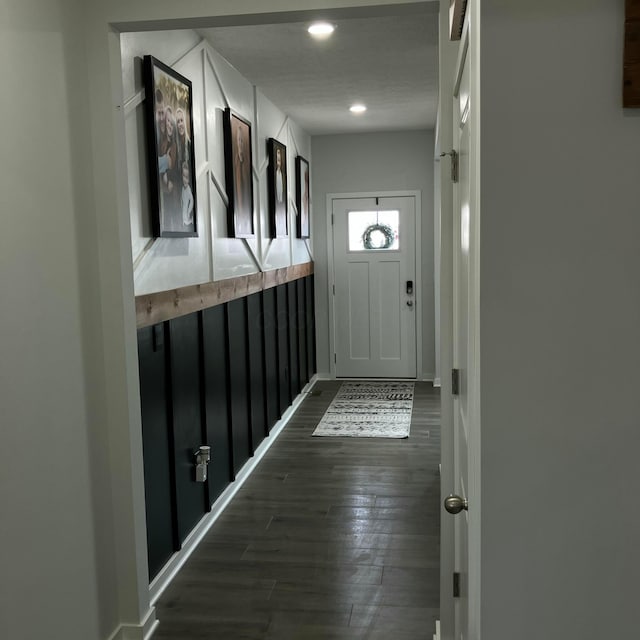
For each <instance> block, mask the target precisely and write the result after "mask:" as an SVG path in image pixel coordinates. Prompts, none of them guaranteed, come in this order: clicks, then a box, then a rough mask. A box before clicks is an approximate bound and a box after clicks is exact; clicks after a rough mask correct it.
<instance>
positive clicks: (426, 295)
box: [311, 131, 435, 379]
mask: <svg viewBox="0 0 640 640" xmlns="http://www.w3.org/2000/svg"><path fill="white" fill-rule="evenodd" d="M433 146H434V138H433V131H399V132H388V133H363V134H352V135H335V136H314V137H313V138H312V139H311V149H312V153H313V162H312V164H311V174H312V178H313V182H312V188H311V194H312V199H313V237H314V241H313V248H314V257H315V261H316V336H317V347H318V354H317V360H318V372H319V373H320V374H324V375H328V374H329V371H330V365H329V357H330V356H329V298H328V277H327V203H326V196H327V194H328V193H356V192H375V191H402V190H405V191H409V190H413V191H420V192H421V194H422V197H421V200H422V212H421V215H422V292H421V295H422V305H423V307H422V317H423V326H422V345H423V349H422V357H423V375H424V377H425V378H429V379H433V377H434V374H435V346H434V331H435V316H434V293H433V291H434V263H433V260H434V258H433V164H434V163H433ZM418 215H420V212H418Z"/></svg>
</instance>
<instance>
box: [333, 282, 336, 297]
mask: <svg viewBox="0 0 640 640" xmlns="http://www.w3.org/2000/svg"><path fill="white" fill-rule="evenodd" d="M333 295H334V296H335V295H336V285H335V284H334V285H333Z"/></svg>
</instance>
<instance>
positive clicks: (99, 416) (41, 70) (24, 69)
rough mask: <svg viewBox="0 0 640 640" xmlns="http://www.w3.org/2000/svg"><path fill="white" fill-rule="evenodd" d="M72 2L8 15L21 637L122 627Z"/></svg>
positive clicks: (4, 254) (0, 466)
mask: <svg viewBox="0 0 640 640" xmlns="http://www.w3.org/2000/svg"><path fill="white" fill-rule="evenodd" d="M74 4H75V3H71V2H62V1H61V0H47V1H46V2H38V3H37V6H36V5H35V4H34V3H21V2H10V3H4V5H3V7H2V10H1V11H0V13H1V14H2V17H1V18H0V24H1V26H0V75H1V77H2V87H3V89H2V93H3V99H2V100H0V114H1V115H2V122H3V123H4V127H3V129H4V132H3V136H2V137H3V143H2V148H3V150H4V151H5V153H4V154H3V163H2V171H0V210H1V211H2V220H3V225H4V231H3V233H2V234H0V291H1V292H2V312H1V313H0V336H1V337H0V423H1V424H2V426H1V428H0V438H1V444H0V504H1V505H2V515H1V521H2V522H1V524H0V567H1V573H2V578H1V580H0V637H2V638H14V639H15V640H30V639H32V638H52V639H53V638H55V639H56V640H61V639H62V638H98V637H102V636H103V635H104V632H105V630H106V629H107V628H113V625H114V624H115V617H114V616H112V619H111V620H106V621H105V620H104V619H102V618H101V616H100V614H99V601H100V600H101V601H102V604H103V605H104V607H105V609H106V610H107V611H115V608H116V603H115V599H116V594H115V592H114V591H113V589H110V588H109V585H110V584H112V583H113V577H114V574H113V571H112V570H111V568H110V566H109V564H110V561H111V559H112V558H113V556H112V553H113V550H114V541H113V530H112V524H111V523H112V518H111V517H110V513H111V501H110V500H109V499H108V498H107V499H106V500H104V501H100V502H97V501H96V499H95V498H96V494H102V495H105V494H104V493H102V492H103V491H104V490H105V487H106V489H107V493H106V495H107V496H108V481H107V483H105V475H104V469H105V460H106V455H105V453H104V438H103V437H102V434H101V433H100V431H101V428H102V427H103V425H104V419H103V417H104V414H103V413H102V411H101V408H100V406H99V405H100V393H99V391H96V388H97V387H99V386H100V382H99V380H100V373H99V372H100V371H101V370H102V369H103V360H102V355H101V349H100V343H101V336H100V317H99V314H98V313H96V311H97V309H98V305H97V304H96V296H95V295H94V290H95V280H96V274H97V260H96V241H95V226H94V221H93V217H92V215H91V209H92V202H91V199H90V197H88V192H87V190H86V185H87V183H90V182H91V180H92V176H91V158H90V155H89V147H88V145H86V140H87V139H88V96H87V92H86V85H85V84H84V79H85V78H86V75H87V66H86V54H85V49H84V46H85V42H84V37H83V35H82V33H81V31H80V28H79V27H80V25H81V24H82V15H83V11H82V7H81V5H80V4H78V5H77V6H73V5H74ZM94 345H96V346H94ZM90 460H91V462H90ZM98 571H100V573H101V580H100V583H98V581H97V580H96V573H97V572H98ZM102 587H105V588H104V589H102ZM102 598H104V599H103V600H102Z"/></svg>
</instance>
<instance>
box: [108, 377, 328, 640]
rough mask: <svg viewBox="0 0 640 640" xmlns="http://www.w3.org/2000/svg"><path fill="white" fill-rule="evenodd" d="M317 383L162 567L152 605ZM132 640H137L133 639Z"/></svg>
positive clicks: (302, 395) (153, 583)
mask: <svg viewBox="0 0 640 640" xmlns="http://www.w3.org/2000/svg"><path fill="white" fill-rule="evenodd" d="M318 379H319V378H318V376H317V375H314V376H313V377H312V378H311V380H310V381H309V382H308V383H307V384H306V385H305V387H304V388H303V389H302V391H301V392H300V394H299V395H298V397H297V398H295V400H294V401H293V403H292V404H291V406H290V407H289V408H288V409H287V410H286V411H285V412H284V414H283V416H282V418H280V420H278V422H276V424H275V426H274V427H273V429H271V431H270V432H269V436H268V437H266V438H265V439H264V440H263V441H262V442H261V443H260V446H259V447H258V448H257V449H256V450H255V453H254V454H253V457H251V458H249V460H248V461H247V462H246V463H245V464H244V466H243V467H242V469H240V471H239V472H238V474H237V475H236V479H235V480H234V481H233V482H232V483H230V484H229V486H228V487H227V488H226V489H225V490H224V491H223V492H222V493H221V494H220V497H219V498H218V499H217V500H216V501H215V502H214V503H213V506H212V507H211V511H209V513H207V514H206V515H205V516H204V517H203V518H202V520H200V522H199V523H198V524H197V525H196V526H195V527H194V529H193V531H192V532H191V533H190V534H189V535H188V536H187V538H186V539H185V541H184V542H183V543H182V549H180V551H177V552H176V553H174V554H173V556H171V558H169V561H168V562H167V564H165V565H164V567H162V569H161V570H160V573H158V575H157V576H156V577H155V578H154V579H153V580H152V581H151V584H150V585H149V597H150V600H151V604H152V605H153V604H155V603H156V601H157V600H158V598H159V597H160V596H161V595H162V592H163V591H164V590H165V589H166V588H167V587H168V586H169V584H170V582H171V580H173V578H174V577H175V575H176V574H177V573H178V571H180V569H181V568H182V565H183V564H184V563H185V562H186V561H187V559H188V558H189V556H190V555H191V554H192V553H193V551H194V550H195V548H196V547H197V546H198V544H199V543H200V541H201V540H202V538H204V536H205V535H206V533H207V531H209V529H210V528H211V526H212V525H213V523H214V522H215V521H216V520H217V519H218V518H219V517H220V514H221V513H222V512H223V511H224V509H225V508H226V506H227V505H228V504H229V502H231V499H232V498H233V496H235V495H236V493H237V492H238V490H239V489H240V487H241V486H242V485H243V484H244V483H245V482H246V480H247V478H248V477H249V476H250V475H251V472H252V471H253V470H254V469H255V468H256V466H257V464H258V462H260V460H262V458H263V457H264V454H265V453H266V452H267V451H268V450H269V448H270V447H271V446H272V445H273V443H274V442H275V441H276V438H277V437H278V436H279V435H280V432H281V431H282V430H283V429H284V427H285V426H286V425H287V423H288V422H289V420H291V416H293V414H294V412H295V411H296V409H297V408H298V407H299V406H300V404H301V403H302V401H303V400H304V399H305V397H306V395H307V394H308V393H309V392H310V391H311V389H312V388H313V385H314V384H315V383H316V381H317V380H318ZM113 640H129V637H128V636H127V637H124V638H119V637H116V638H114V639H113ZM131 640H138V639H137V638H132V639H131Z"/></svg>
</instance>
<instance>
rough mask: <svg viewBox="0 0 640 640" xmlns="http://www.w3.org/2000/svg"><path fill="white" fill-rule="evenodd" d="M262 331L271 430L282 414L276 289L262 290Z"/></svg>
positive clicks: (269, 426) (268, 424) (268, 416)
mask: <svg viewBox="0 0 640 640" xmlns="http://www.w3.org/2000/svg"><path fill="white" fill-rule="evenodd" d="M262 307H263V315H262V331H263V336H264V340H263V343H264V363H265V389H266V393H265V400H266V408H267V426H268V429H269V430H271V429H272V427H273V426H274V425H275V424H276V422H278V419H279V418H280V416H281V415H282V414H281V413H280V387H279V385H280V377H279V371H278V324H277V316H278V311H277V307H276V289H275V288H271V289H265V290H264V291H263V292H262Z"/></svg>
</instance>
